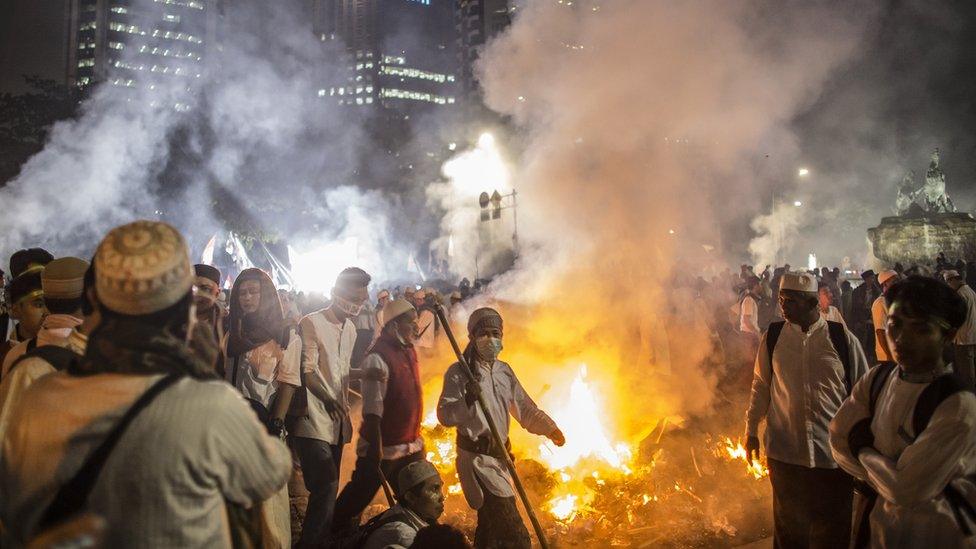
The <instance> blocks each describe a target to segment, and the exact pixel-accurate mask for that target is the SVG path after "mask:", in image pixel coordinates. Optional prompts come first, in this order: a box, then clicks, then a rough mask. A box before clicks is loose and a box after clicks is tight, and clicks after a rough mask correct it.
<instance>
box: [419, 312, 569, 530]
mask: <svg viewBox="0 0 976 549" xmlns="http://www.w3.org/2000/svg"><path fill="white" fill-rule="evenodd" d="M438 314H439V315H441V321H442V324H444V325H445V326H447V325H448V323H447V322H446V321H445V319H444V318H443V309H440V308H439V309H438ZM448 336H449V337H450V338H451V340H452V341H451V343H452V344H454V345H455V350H456V352H458V354H459V355H461V356H460V357H459V358H460V360H459V361H458V362H457V363H455V364H453V365H452V366H451V367H450V368H448V370H447V373H445V374H444V388H443V390H442V392H441V397H440V400H439V401H438V403H437V418H438V420H440V422H441V424H443V425H445V426H447V427H457V454H458V456H457V472H458V477H459V478H460V480H461V488H462V489H463V490H464V497H465V499H466V500H467V502H468V505H470V506H471V508H473V509H476V510H477V511H478V527H477V529H476V530H475V547H477V548H478V549H485V548H506V549H508V548H528V547H530V545H531V541H530V538H529V532H528V530H526V528H525V525H524V524H523V523H522V520H521V518H520V517H519V514H518V508H517V507H516V505H515V492H514V491H513V487H512V484H513V482H514V483H515V488H516V489H518V491H519V495H520V496H521V498H522V502H523V504H524V505H525V506H526V511H527V514H528V515H529V518H530V519H531V520H532V522H533V527H534V528H535V530H536V533H537V535H538V536H539V538H540V539H539V541H540V544H541V545H542V546H543V547H545V546H546V543H545V539H544V536H542V532H541V527H539V524H538V521H537V520H536V519H535V515H534V512H533V511H532V509H531V506H530V505H529V504H528V501H527V498H526V496H525V493H524V490H523V489H522V487H521V484H520V482H519V480H518V477H517V476H515V475H514V467H513V466H512V462H511V457H510V454H509V451H510V448H511V446H510V444H509V443H508V430H509V413H511V415H512V416H514V417H515V419H516V420H517V421H518V422H519V424H520V425H522V427H524V428H525V429H526V430H527V431H529V432H530V433H533V434H536V435H543V436H546V437H548V438H549V439H550V440H552V441H553V443H555V444H556V445H557V446H562V445H563V444H565V442H566V439H565V437H564V436H563V433H562V431H560V430H559V428H558V427H557V426H556V423H555V422H554V421H553V420H552V418H550V417H549V416H548V415H546V413H545V412H543V411H542V410H540V409H539V408H538V406H536V404H535V402H533V401H532V398H530V397H529V395H528V394H526V392H525V389H523V388H522V384H521V383H519V380H518V378H517V377H516V376H515V372H514V371H512V368H511V366H509V365H508V364H506V363H504V362H502V361H500V360H498V354H499V353H500V352H501V350H502V317H501V315H500V314H498V312H497V311H495V310H494V309H490V308H487V307H486V308H481V309H478V310H476V311H475V312H474V313H472V314H471V317H470V319H469V320H468V338H469V342H468V346H467V348H466V349H465V351H464V353H463V354H462V353H460V352H459V351H460V350H459V349H458V348H457V347H456V341H454V337H453V334H450V332H448ZM469 368H470V369H469ZM479 408H480V409H479ZM486 412H487V414H486Z"/></svg>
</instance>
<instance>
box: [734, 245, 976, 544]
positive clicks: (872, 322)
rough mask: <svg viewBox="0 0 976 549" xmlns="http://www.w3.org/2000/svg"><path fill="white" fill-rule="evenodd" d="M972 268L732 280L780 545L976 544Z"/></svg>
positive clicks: (756, 444)
mask: <svg viewBox="0 0 976 549" xmlns="http://www.w3.org/2000/svg"><path fill="white" fill-rule="evenodd" d="M973 271H974V270H973V269H969V268H967V265H966V264H965V262H963V261H958V262H951V263H950V262H948V261H946V260H945V257H944V256H940V257H939V259H938V260H937V262H936V267H935V268H931V267H928V266H913V267H911V268H909V269H904V268H903V267H902V266H901V265H895V266H894V268H893V269H890V270H884V271H882V272H881V273H879V274H876V273H875V272H874V271H873V270H868V271H865V272H862V273H861V274H860V280H858V281H856V282H857V285H856V286H855V285H854V284H852V283H851V281H849V280H844V279H843V277H842V276H841V275H840V270H839V269H833V270H828V269H826V268H825V269H822V270H820V271H806V272H793V271H791V270H790V269H789V266H785V267H784V268H781V269H779V268H778V269H775V270H773V271H770V270H769V268H767V269H765V270H764V271H763V272H762V273H761V274H759V275H756V274H755V273H754V271H753V269H752V268H751V267H749V266H746V265H743V266H742V267H741V272H740V273H738V274H736V275H734V276H730V275H725V276H728V278H723V280H726V281H728V283H729V284H730V285H729V289H728V292H738V299H737V301H736V302H735V305H734V306H733V308H732V309H731V312H733V313H734V314H733V317H734V318H735V320H737V322H735V324H736V325H737V330H735V331H734V332H733V335H732V336H731V338H732V339H734V340H738V341H739V342H740V343H741V347H740V348H743V349H746V350H745V351H744V355H743V356H744V357H753V360H752V361H751V362H752V364H753V368H752V373H751V376H748V377H750V378H751V386H750V393H749V399H748V411H747V413H746V428H745V433H746V441H747V442H746V449H747V453H748V454H749V455H750V456H751V457H754V458H758V457H759V454H760V451H761V450H763V452H764V454H765V457H766V462H767V464H768V469H769V478H770V482H771V485H772V489H773V518H774V546H775V547H788V548H794V547H845V546H850V547H869V546H870V547H974V546H976V536H974V535H973V534H974V532H976V396H974V394H973V388H974V387H973V381H974V362H973V351H974V349H976V293H974V292H973V290H972V289H971V287H970V285H969V283H968V282H967V280H971V279H972V277H973V276H974V274H976V273H974V272H973ZM774 298H775V300H774ZM726 303H727V302H726ZM721 307H724V305H723V306H719V308H721ZM733 362H734V361H733ZM763 423H765V433H764V436H763V437H762V438H763V439H764V440H763V442H762V443H761V442H760V434H761V425H762V424H763Z"/></svg>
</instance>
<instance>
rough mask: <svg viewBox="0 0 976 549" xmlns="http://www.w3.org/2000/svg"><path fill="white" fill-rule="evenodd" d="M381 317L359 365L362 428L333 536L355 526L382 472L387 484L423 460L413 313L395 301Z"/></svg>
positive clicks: (421, 397)
mask: <svg viewBox="0 0 976 549" xmlns="http://www.w3.org/2000/svg"><path fill="white" fill-rule="evenodd" d="M383 317H384V318H386V319H387V321H386V325H385V326H384V327H383V333H382V334H381V335H380V337H379V338H378V339H377V340H376V341H375V342H374V343H373V347H372V348H371V349H370V353H369V355H367V356H366V360H365V361H364V363H363V423H362V426H361V427H360V429H359V443H358V444H357V446H356V456H357V457H356V469H355V470H354V471H353V473H352V479H350V481H349V484H346V486H345V487H344V488H343V489H342V493H341V494H339V500H338V502H337V503H336V511H335V526H334V527H333V531H336V532H343V531H346V530H348V529H350V528H351V527H353V526H358V525H359V516H360V514H362V512H363V510H364V509H366V506H367V505H369V502H370V501H372V499H373V497H374V496H375V495H376V492H377V491H378V490H379V488H380V485H381V484H382V481H383V478H382V477H381V476H380V473H381V472H382V474H383V476H384V477H385V478H386V479H387V480H390V479H396V478H397V476H398V475H399V474H400V471H401V470H402V469H403V468H404V467H406V466H407V465H408V464H410V463H414V462H416V461H420V460H422V459H424V440H423V438H422V437H421V436H420V422H421V421H422V420H423V411H424V410H423V409H424V400H423V388H422V387H421V385H420V363H419V362H418V360H417V351H416V349H414V347H413V342H414V339H415V337H416V334H417V311H416V309H414V307H413V305H411V304H410V303H408V302H407V301H406V300H403V299H397V300H395V301H391V302H390V303H388V304H387V305H386V308H385V309H383Z"/></svg>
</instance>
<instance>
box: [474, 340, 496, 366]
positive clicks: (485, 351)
mask: <svg viewBox="0 0 976 549" xmlns="http://www.w3.org/2000/svg"><path fill="white" fill-rule="evenodd" d="M474 345H475V348H476V349H478V356H480V357H481V359H482V360H485V361H487V362H495V359H497V358H498V355H500V354H501V352H502V348H503V346H502V340H501V338H498V337H480V338H478V339H477V340H476V341H475V342H474Z"/></svg>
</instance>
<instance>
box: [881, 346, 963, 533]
mask: <svg viewBox="0 0 976 549" xmlns="http://www.w3.org/2000/svg"><path fill="white" fill-rule="evenodd" d="M897 367H898V365H897V364H896V363H894V362H882V363H880V364H878V365H877V366H875V369H876V370H878V373H877V374H875V376H874V379H872V380H871V393H870V398H869V400H868V410H869V412H870V417H872V418H873V417H874V412H875V409H876V407H877V403H878V398H880V396H881V391H883V390H884V387H885V383H886V382H887V381H888V378H889V377H891V373H892V372H894V371H895V369H896V368H897ZM968 390H969V389H967V388H966V386H965V385H964V384H963V383H962V382H961V381H959V379H958V378H956V376H954V375H952V374H945V375H943V376H941V377H939V378H936V380H935V381H933V382H932V383H929V386H928V387H926V388H925V389H923V390H922V393H921V394H920V395H918V400H917V401H916V402H915V410H914V411H913V412H912V441H913V442H914V441H915V440H917V439H918V437H919V436H920V435H921V434H922V431H924V430H925V429H926V427H928V426H929V422H930V421H932V416H933V415H934V414H935V411H936V410H937V409H938V408H939V406H940V405H941V404H942V403H943V402H945V400H946V399H948V398H949V397H951V396H952V395H954V394H956V393H960V392H962V391H968ZM956 481H959V482H960V484H961V483H968V484H976V478H973V476H972V475H971V476H969V477H963V478H961V479H955V480H954V481H950V482H949V484H947V485H946V488H945V491H944V494H945V497H946V500H947V501H948V502H949V507H950V508H951V509H952V513H953V515H955V519H956V523H957V524H958V525H959V528H960V529H961V530H962V531H963V532H964V533H965V534H966V536H967V537H968V536H971V535H973V533H974V531H976V528H974V525H976V504H974V501H972V499H971V498H970V497H967V496H966V493H973V489H967V488H970V487H967V486H958V485H957V486H954V485H953V482H956ZM973 488H976V486H974V487H973ZM967 519H968V520H967Z"/></svg>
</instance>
